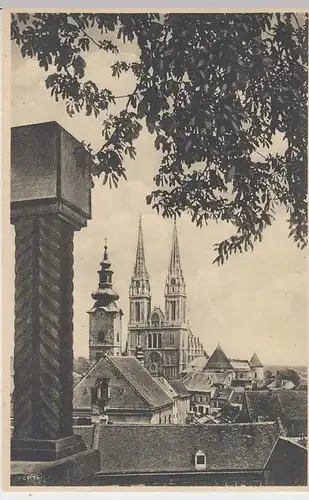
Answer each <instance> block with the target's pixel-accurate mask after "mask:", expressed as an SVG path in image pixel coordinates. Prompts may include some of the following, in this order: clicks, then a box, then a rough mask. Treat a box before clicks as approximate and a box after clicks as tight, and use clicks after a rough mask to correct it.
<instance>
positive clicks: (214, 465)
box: [99, 423, 278, 473]
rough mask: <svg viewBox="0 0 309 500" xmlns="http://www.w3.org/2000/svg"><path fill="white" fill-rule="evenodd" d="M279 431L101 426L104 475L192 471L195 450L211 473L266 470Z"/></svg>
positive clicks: (266, 426)
mask: <svg viewBox="0 0 309 500" xmlns="http://www.w3.org/2000/svg"><path fill="white" fill-rule="evenodd" d="M277 435H278V433H277V426H276V425H275V424H271V423H262V424H253V425H252V424H249V425H248V424H209V425H207V424H204V425H130V424H126V425H117V424H114V425H110V426H109V425H102V426H101V427H100V436H99V451H100V455H101V472H102V473H139V472H145V473H146V472H184V471H188V472H189V471H194V470H195V466H194V460H193V457H194V455H195V453H196V451H197V450H202V451H203V452H204V453H205V454H206V461H207V469H206V470H208V471H213V472H219V471H250V470H263V468H264V466H265V463H266V461H267V458H268V457H269V455H270V452H271V450H272V449H273V447H274V444H275V442H276V439H277Z"/></svg>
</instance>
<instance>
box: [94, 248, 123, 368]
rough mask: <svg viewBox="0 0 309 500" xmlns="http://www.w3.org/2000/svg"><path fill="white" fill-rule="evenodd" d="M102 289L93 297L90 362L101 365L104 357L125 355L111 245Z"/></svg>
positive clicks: (103, 265)
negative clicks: (110, 257)
mask: <svg viewBox="0 0 309 500" xmlns="http://www.w3.org/2000/svg"><path fill="white" fill-rule="evenodd" d="M100 266H101V269H100V270H99V271H98V274H99V286H98V289H97V290H96V291H95V292H94V293H93V294H92V298H93V299H94V300H95V303H94V306H93V307H92V309H90V311H88V314H89V360H90V362H96V361H98V360H99V359H100V358H101V357H102V356H104V355H108V356H121V354H122V316H123V312H122V310H121V309H120V308H119V307H118V306H117V303H116V301H117V300H118V299H119V295H118V294H117V292H115V291H114V289H113V279H112V278H113V274H114V272H113V271H112V269H111V263H110V261H109V260H108V252H107V243H106V244H105V247H104V256H103V260H102V262H101V263H100Z"/></svg>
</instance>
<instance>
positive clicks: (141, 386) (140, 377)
mask: <svg viewBox="0 0 309 500" xmlns="http://www.w3.org/2000/svg"><path fill="white" fill-rule="evenodd" d="M73 408H74V409H73V415H74V420H75V423H77V424H81V423H84V422H85V421H86V420H88V422H89V421H107V422H108V423H113V424H115V423H120V424H128V423H131V424H157V425H158V424H172V423H173V419H174V400H173V397H172V395H168V394H167V393H166V391H165V390H164V389H163V388H162V387H161V385H159V384H158V383H157V381H156V379H154V378H153V377H152V376H151V375H150V373H149V372H148V371H147V370H146V369H145V368H144V367H143V366H142V365H141V364H140V362H139V361H138V360H137V359H136V358H135V357H131V356H103V357H101V358H100V359H99V361H97V363H95V364H94V365H93V366H92V367H91V368H90V369H89V370H88V372H87V373H86V374H85V375H84V377H83V378H82V379H81V380H80V381H79V382H78V383H77V384H76V386H75V387H74V391H73Z"/></svg>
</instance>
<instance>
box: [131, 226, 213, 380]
mask: <svg viewBox="0 0 309 500" xmlns="http://www.w3.org/2000/svg"><path fill="white" fill-rule="evenodd" d="M164 298H165V305H164V311H162V309H161V308H160V307H154V308H153V307H152V304H151V283H150V277H149V273H148V270H147V267H146V259H145V251H144V241H143V230H142V221H141V218H140V221H139V230H138V240H137V250H136V262H135V266H134V270H133V275H132V278H131V284H130V288H129V324H128V355H129V356H135V355H136V352H137V351H138V353H139V356H140V354H141V352H142V353H143V357H144V360H143V361H144V364H145V367H146V368H147V369H148V370H149V371H150V373H151V374H152V375H154V376H159V375H164V376H165V377H166V378H168V379H171V380H173V379H177V378H179V374H180V373H181V372H182V370H183V369H184V367H185V366H186V365H187V364H188V363H190V362H191V361H192V360H193V359H195V358H196V357H198V356H202V355H203V352H204V351H203V345H202V344H201V342H200V341H199V339H198V338H196V337H194V335H193V334H192V332H191V330H190V327H189V324H188V319H187V295H186V284H185V280H184V276H183V273H182V268H181V264H180V251H179V244H178V235H177V228H176V223H174V229H173V238H172V250H171V257H170V263H169V266H168V271H167V276H166V281H165V290H164Z"/></svg>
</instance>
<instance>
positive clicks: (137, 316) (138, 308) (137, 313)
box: [135, 302, 141, 322]
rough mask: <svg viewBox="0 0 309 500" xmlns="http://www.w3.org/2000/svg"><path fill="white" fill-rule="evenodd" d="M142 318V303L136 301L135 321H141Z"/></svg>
mask: <svg viewBox="0 0 309 500" xmlns="http://www.w3.org/2000/svg"><path fill="white" fill-rule="evenodd" d="M140 320H141V304H140V303H139V302H135V321H137V322H139V321H140Z"/></svg>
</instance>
